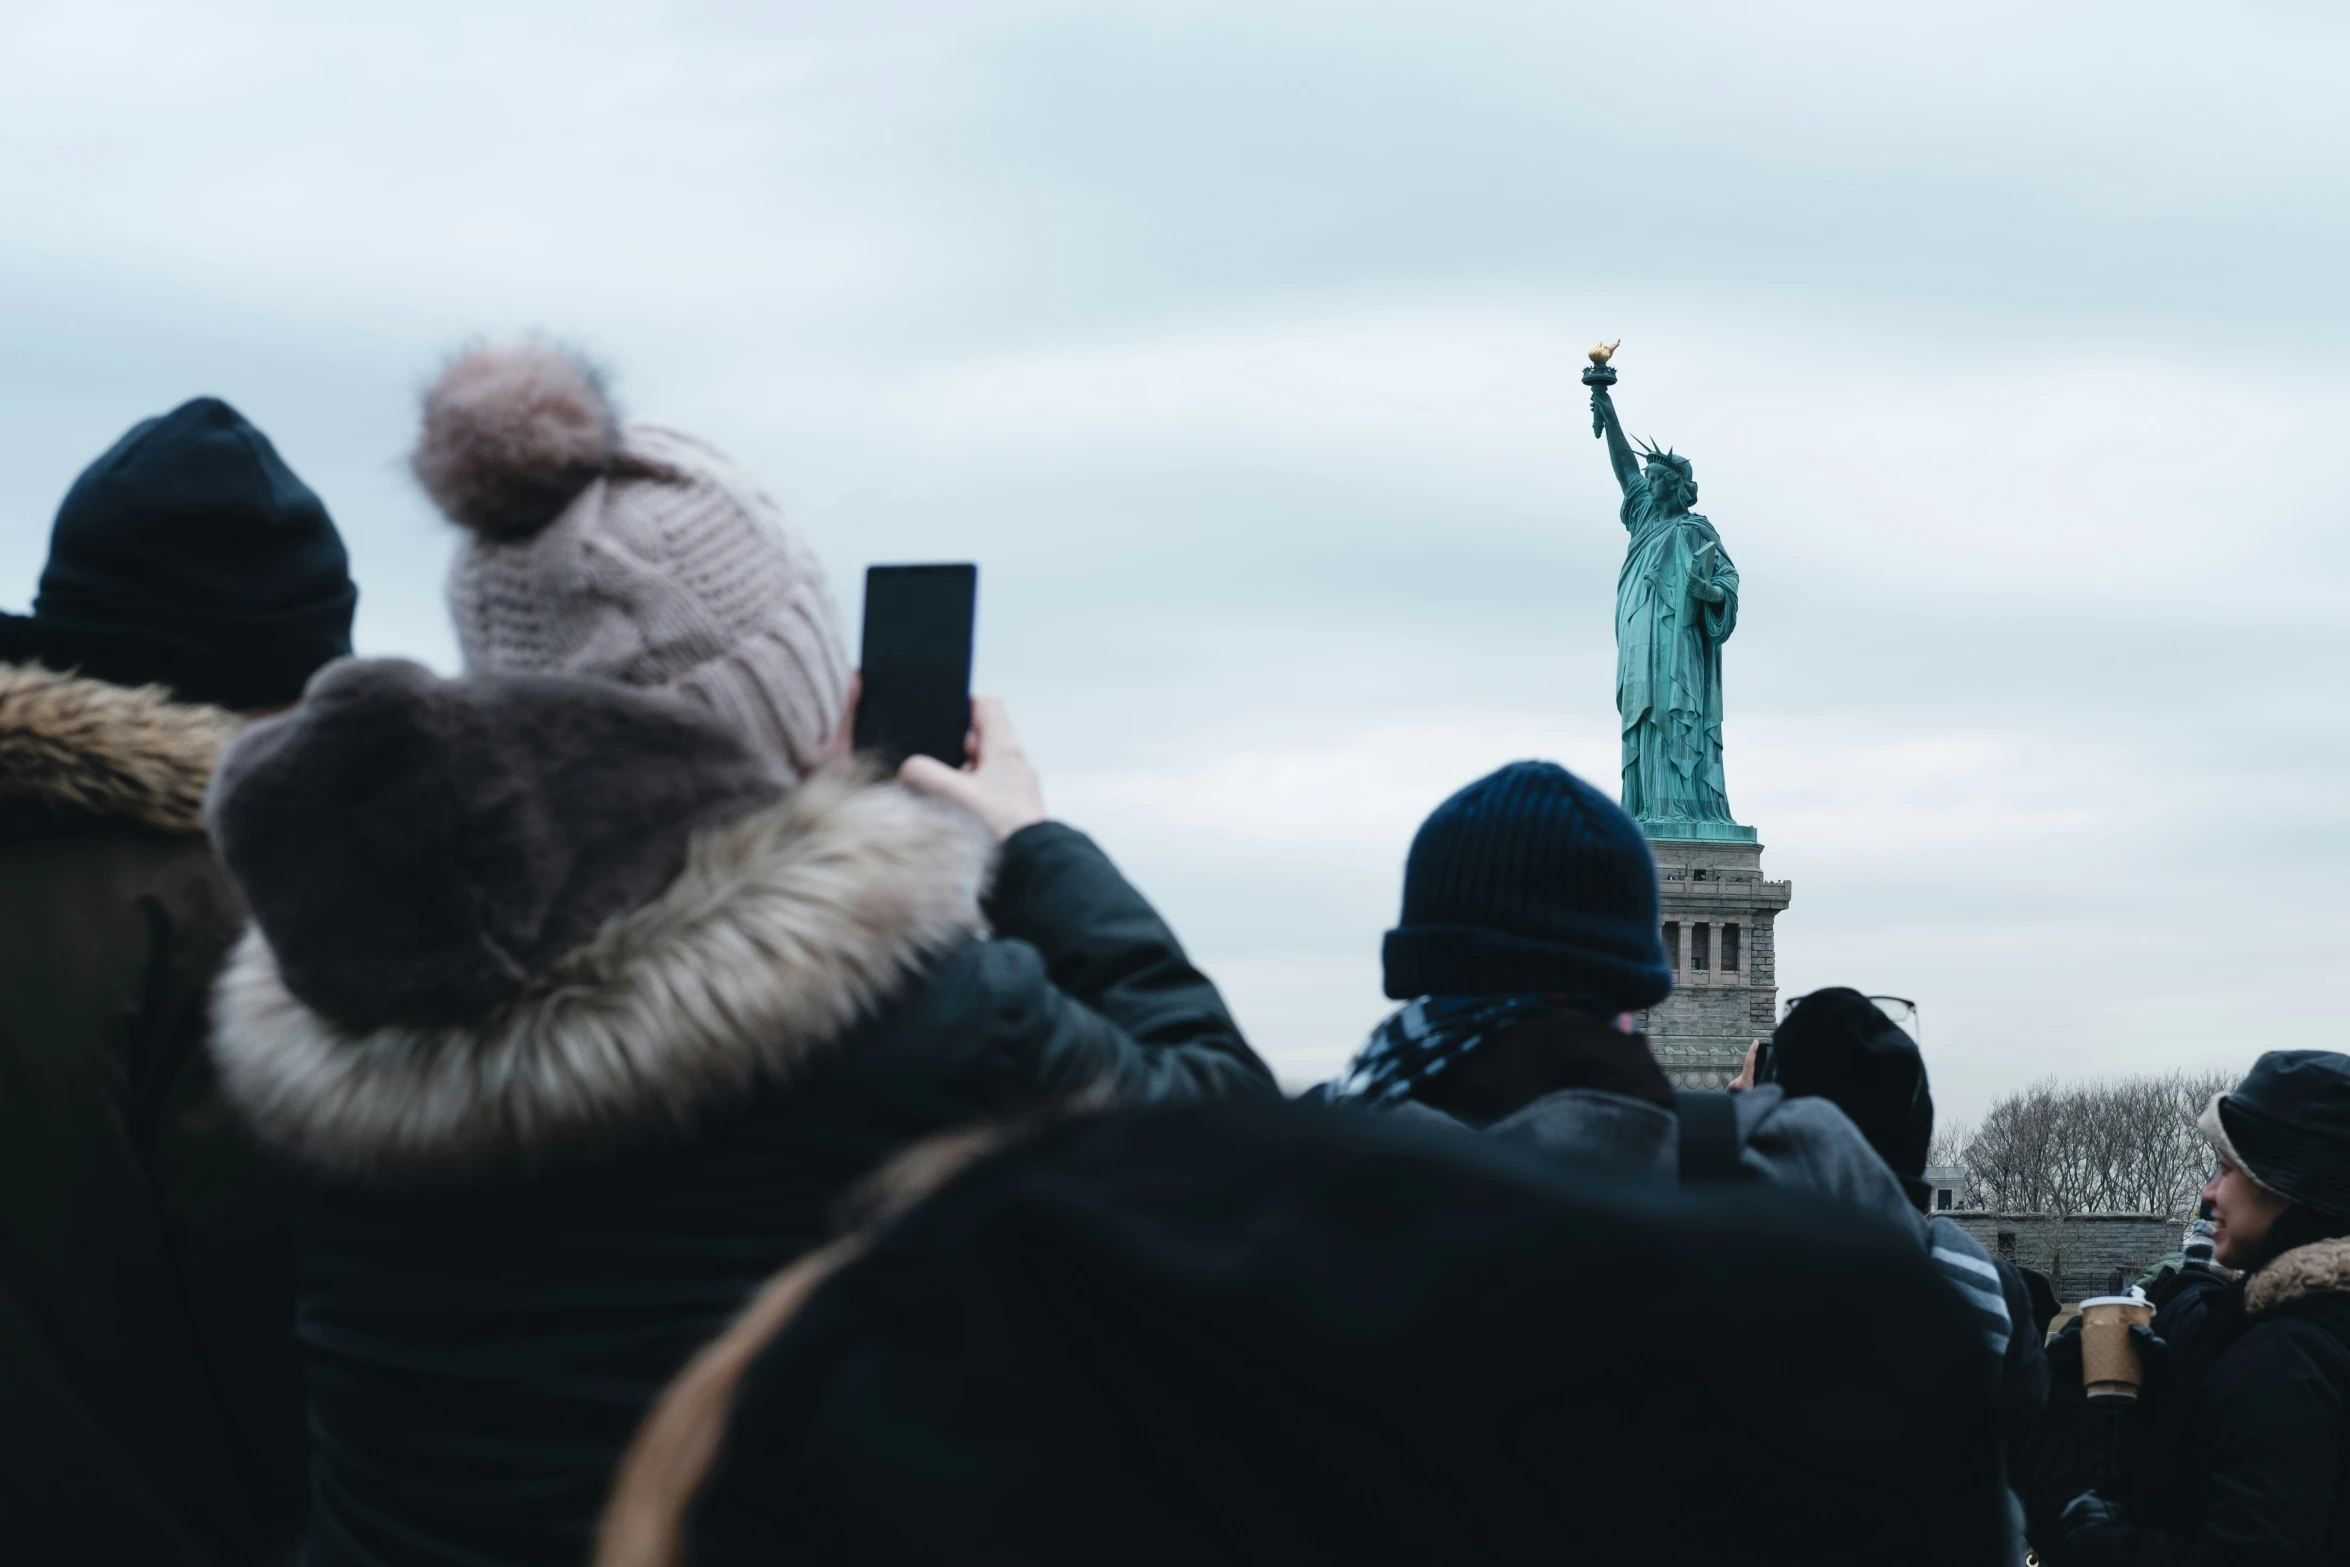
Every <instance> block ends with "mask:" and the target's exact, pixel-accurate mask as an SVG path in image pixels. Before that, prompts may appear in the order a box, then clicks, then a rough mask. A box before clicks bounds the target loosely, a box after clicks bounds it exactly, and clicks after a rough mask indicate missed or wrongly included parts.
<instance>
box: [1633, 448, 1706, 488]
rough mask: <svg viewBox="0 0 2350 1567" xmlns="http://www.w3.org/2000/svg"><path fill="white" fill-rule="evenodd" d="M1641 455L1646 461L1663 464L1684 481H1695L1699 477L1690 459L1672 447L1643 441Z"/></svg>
mask: <svg viewBox="0 0 2350 1567" xmlns="http://www.w3.org/2000/svg"><path fill="white" fill-rule="evenodd" d="M1640 455H1641V458H1642V459H1643V460H1644V461H1647V462H1661V463H1663V464H1664V465H1665V466H1666V467H1668V468H1670V469H1672V470H1673V471H1674V472H1675V473H1677V474H1679V475H1680V476H1681V477H1682V478H1684V479H1693V478H1695V477H1696V476H1697V470H1696V469H1695V468H1693V467H1691V466H1690V463H1689V459H1688V458H1686V457H1684V456H1682V455H1681V454H1680V453H1678V452H1676V451H1674V450H1673V449H1672V448H1670V447H1660V446H1658V445H1657V444H1656V443H1655V442H1654V441H1642V442H1641V443H1640Z"/></svg>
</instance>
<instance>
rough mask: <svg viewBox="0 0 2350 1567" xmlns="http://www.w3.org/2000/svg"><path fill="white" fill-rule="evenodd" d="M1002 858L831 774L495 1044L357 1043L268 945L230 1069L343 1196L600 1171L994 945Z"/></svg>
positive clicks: (232, 1022)
mask: <svg viewBox="0 0 2350 1567" xmlns="http://www.w3.org/2000/svg"><path fill="white" fill-rule="evenodd" d="M990 857H991V849H990V845H989V843H988V841H987V838H986V835H985V833H984V831H983V830H982V829H981V828H980V826H979V824H978V823H977V822H976V821H975V820H974V819H972V818H971V817H969V816H968V815H966V814H965V813H963V812H961V811H959V810H956V809H954V808H953V807H951V806H946V805H943V804H940V803H938V802H934V801H929V800H924V799H922V798H920V797H918V796H916V795H913V794H911V793H910V792H908V791H906V790H904V789H902V788H900V787H899V786H898V785H896V784H894V783H881V784H869V783H862V782H859V781H857V780H854V779H851V778H848V777H843V776H838V775H829V774H828V775H823V776H820V777H818V778H816V779H813V780H811V781H810V782H808V783H806V784H804V785H802V786H800V787H799V788H797V789H795V790H793V791H792V792H791V793H790V794H788V795H786V796H785V797H784V798H783V799H782V800H781V801H780V802H779V803H777V804H776V805H774V806H771V807H769V808H767V809H765V810H761V811H758V812H756V813H755V814H752V815H750V816H747V817H744V818H741V819H739V820H737V821H734V822H731V823H729V824H727V825H725V826H723V827H719V828H716V829H714V830H711V831H709V832H707V833H705V834H703V835H701V836H699V837H698V838H697V839H696V840H695V841H694V843H693V845H692V847H691V849H690V851H689V853H688V856H687V861H686V866H685V869H684V871H683V872H682V873H680V874H679V875H678V877H677V878H676V880H675V881H674V882H672V883H671V884H670V885H669V886H668V888H667V889H666V890H665V891H663V892H662V893H661V894H660V895H659V896H657V897H656V898H654V899H653V900H652V901H651V902H650V903H647V904H645V905H643V906H641V907H638V908H635V909H632V910H631V911H629V912H628V913H626V914H623V915H621V916H619V917H617V918H615V919H612V920H611V921H609V922H608V923H607V924H605V925H604V926H603V927H602V929H601V930H599V931H598V932H597V933H596V935H595V936H594V937H593V938H592V939H591V940H589V941H588V942H587V943H586V944H585V945H583V946H581V947H579V948H577V949H576V950H574V951H572V952H571V953H569V954H568V955H566V956H565V957H563V958H562V959H561V960H560V961H559V962H557V963H556V964H555V965H554V967H553V968H552V970H551V971H549V972H548V973H546V974H544V975H542V976H540V977H539V978H538V979H536V980H535V981H534V982H532V983H531V985H530V986H529V987H528V988H527V989H526V990H525V991H524V992H523V993H522V994H521V995H519V996H518V997H516V998H515V999H514V1000H513V1001H512V1002H511V1003H509V1004H507V1005H505V1006H503V1007H501V1008H500V1009H499V1010H498V1011H497V1012H496V1013H495V1014H494V1015H493V1016H491V1017H489V1018H486V1019H484V1020H481V1021H479V1022H476V1023H471V1024H465V1025H453V1026H410V1025H390V1026H384V1027H378V1028H374V1029H370V1030H365V1031H353V1030H350V1029H346V1028H344V1027H342V1026H340V1025H338V1024H336V1023H334V1022H333V1021H331V1020H329V1019H327V1018H325V1017H323V1016H321V1015H320V1014H318V1013H317V1012H315V1011H313V1010H312V1009H311V1008H309V1007H307V1006H305V1005H304V1004H303V1003H302V1002H301V1001H300V1000H298V999H297V998H296V997H295V996H294V995H293V994H292V993H291V992H290V991H289V990H288V989H287V988H286V985H285V982H284V980H283V978H282V977H281V975H280V974H279V972H278V967H277V962H276V959H275V957H274V955H273V954H272V952H271V950H270V947H269V944H268V942H267V940H266V939H264V937H263V936H262V934H261V932H260V931H259V930H258V929H255V930H252V931H249V932H248V933H247V935H246V937H245V939H244V941H243V943H242V944H241V945H240V946H239V947H238V949H237V951H236V954H235V955H234V957H233V958H232V959H231V960H230V963H229V966H228V968H227V971H226V972H225V973H224V974H223V976H222V978H221V981H220V986H219V990H218V991H217V993H216V997H215V1002H214V1021H215V1030H214V1046H213V1048H214V1053H215V1055H216V1057H217V1059H218V1061H219V1065H220V1070H221V1075H222V1080H223V1083H224V1084H225V1086H226V1089H227V1091H228V1093H229V1095H230V1097H231V1098H232V1099H233V1100H234V1101H235V1102H236V1103H237V1104H238V1106H239V1107H240V1108H241V1109H242V1111H243V1112H244V1114H245V1116H246V1118H247V1119H248V1121H249V1122H250V1123H251V1124H252V1125H253V1126H254V1127H255V1129H256V1130H257V1131H258V1132H259V1133H260V1135H261V1136H262V1137H263V1138H264V1139H265V1140H266V1141H268V1142H269V1143H271V1144H273V1145H275V1146H276V1147H278V1148H279V1149H281V1150H282V1151H284V1152H286V1153H288V1154H291V1155H292V1156H293V1157H295V1158H296V1159H297V1160H298V1161H300V1162H301V1163H302V1164H304V1165H306V1166H308V1167H310V1168H312V1169H315V1170H318V1171H321V1172H324V1173H329V1174H333V1175H338V1176H345V1177H356V1178H361V1179H364V1180H367V1181H370V1182H373V1183H379V1184H422V1183H429V1182H438V1181H445V1180H450V1179H456V1178H461V1177H464V1176H467V1175H474V1174H480V1173H484V1172H488V1171H511V1170H514V1169H520V1168H530V1167H536V1166H540V1165H544V1164H546V1163H549V1162H552V1161H555V1160H558V1159H567V1158H576V1157H591V1156H593V1155H594V1154H596V1153H599V1152H603V1151H606V1150H609V1149H610V1148H612V1147H614V1146H617V1145H618V1144H621V1143H623V1142H627V1141H632V1140H636V1139H638V1138H642V1137H648V1136H658V1135H661V1134H662V1133H676V1132H680V1131H682V1130H684V1129H686V1128H689V1127H690V1126H691V1125H692V1124H693V1123H694V1122H695V1121H696V1120H697V1119H698V1118H699V1117H701V1116H703V1115H704V1114H706V1113H708V1112H710V1111H712V1110H714V1109H716V1108H718V1107H720V1106H722V1105H723V1104H726V1103H729V1102H732V1101H734V1100H737V1099H739V1098H741V1097H742V1096H743V1095H745V1094H746V1093H747V1092H748V1091H749V1090H750V1089H751V1087H752V1086H753V1085H754V1084H755V1083H757V1082H759V1081H762V1080H770V1081H771V1080H775V1079H779V1078H785V1077H788V1076H789V1075H790V1074H791V1073H792V1072H793V1071H794V1070H795V1069H796V1068H797V1067H799V1066H800V1065H801V1064H802V1063H803V1062H805V1061H807V1060H808V1059H809V1058H810V1057H811V1056H812V1055H814V1054H816V1053H817V1052H819V1051H821V1050H823V1049H825V1048H826V1047H828V1046H830V1045H832V1044H833V1043H835V1042H836V1041H837V1040H839V1039H840V1037H841V1036H842V1035H844V1034H845V1033H846V1032H847V1031H848V1030H849V1029H850V1027H851V1026H852V1025H853V1024H854V1023H856V1022H857V1021H858V1020H859V1019H860V1018H862V1017H863V1016H865V1015H866V1014H868V1013H869V1012H871V1011H872V1010H874V1009H875V1008H876V1007H877V1006H878V1005H879V1004H880V1003H881V1002H883V1001H884V1000H886V999H887V998H888V997H890V996H891V995H892V994H893V993H896V992H898V991H900V990H902V989H903V988H904V987H905V986H906V985H908V984H909V983H910V982H912V981H913V980H914V979H915V977H916V976H917V975H918V974H919V973H920V972H921V971H922V969H923V968H924V967H925V966H926V965H927V964H928V963H929V962H930V961H931V960H932V959H933V958H935V957H937V956H938V955H939V954H941V953H942V952H945V951H947V950H949V949H951V948H953V947H955V946H958V945H960V944H962V943H963V942H965V941H968V940H970V939H971V938H973V937H975V936H977V935H978V934H980V933H981V931H982V929H983V920H982V917H981V914H980V895H981V892H982V890H983V887H984V884H985V881H986V877H987V874H988V869H989V863H990ZM352 917H354V918H364V917H365V911H364V910H354V911H353V916H352Z"/></svg>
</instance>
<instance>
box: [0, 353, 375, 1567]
mask: <svg viewBox="0 0 2350 1567" xmlns="http://www.w3.org/2000/svg"><path fill="white" fill-rule="evenodd" d="M357 597H358V595H357V590H356V589H355V588H354V587H353V586H352V584H351V578H350V573H349V570H348V562H347V560H346V557H345V555H344V550H343V544H342V540H341V538H340V537H339V536H338V535H337V533H336V531H335V527H334V524H333V522H332V521H331V520H330V519H329V518H328V516H327V512H326V508H325V507H324V506H323V505H322V504H321V503H320V501H319V499H318V497H317V496H316V495H315V494H313V493H312V492H311V491H310V489H309V488H308V487H307V486H306V485H304V484H303V483H302V481H301V480H300V479H299V478H297V477H296V476H295V475H294V473H293V471H292V470H291V469H290V468H288V467H287V466H286V464H285V462H284V460H283V459H282V458H280V457H279V455H278V453H277V451H276V449H275V448H274V447H272V446H271V444H270V442H269V440H268V439H267V438H266V437H265V436H263V435H262V433H261V432H260V431H259V430H257V429H255V428H254V427H253V426H252V425H251V424H249V423H247V422H246V421H245V419H244V418H243V417H242V416H240V415H239V414H238V413H237V411H236V410H235V409H233V408H231V407H230V406H229V405H228V404H226V403H224V402H221V401H220V400H218V399H217V398H211V397H201V398H197V399H195V400H194V401H192V402H189V403H186V404H183V405H182V406H180V407H179V408H176V409H174V410H173V411H171V412H170V413H168V414H164V415H162V416H160V417H157V418H152V419H148V420H145V421H143V422H141V423H140V424H139V425H137V426H136V427H134V428H133V429H132V430H131V431H130V432H129V433H128V434H126V435H125V436H123V438H122V439H121V440H120V441H118V442H116V443H115V445H114V446H113V447H112V448H111V449H110V450H108V451H107V452H106V453H105V454H104V455H103V456H101V457H100V458H98V460H97V461H96V462H94V463H92V464H91V465H90V466H89V468H88V469H87V470H85V471H84V472H83V473H82V475H81V477H80V478H79V479H78V480H76V482H75V483H74V485H73V488H72V490H71V491H70V492H69V493H68V494H67V496H66V497H65V501H64V503H63V505H62V506H60V507H59V509H58V513H57V519H56V525H55V529H54V531H53V533H52V535H51V539H50V549H49V557H48V562H47V565H46V566H45V567H44V569H43V571H42V574H41V581H40V590H39V594H38V596H37V597H36V598H35V600H34V602H33V610H32V613H31V614H30V615H0V931H5V932H6V939H5V940H0V997H4V998H5V1001H4V1002H0V1541H4V1543H0V1555H7V1556H8V1557H9V1558H10V1559H11V1560H21V1561H26V1562H35V1561H38V1562H48V1561H91V1562H98V1561H138V1562H146V1563H159V1564H160V1563H183V1562H224V1563H225V1562H234V1563H245V1562H253V1561H262V1560H267V1559H270V1558H272V1557H275V1556H282V1555H283V1554H284V1552H285V1551H286V1550H288V1549H290V1547H291V1545H292V1543H293V1541H294V1540H295V1539H296V1538H298V1536H299V1534H300V1532H301V1527H302V1515H303V1508H304V1497H305V1494H306V1476H305V1469H306V1465H307V1455H308V1441H307V1437H306V1435H305V1432H304V1427H303V1414H302V1387H301V1380H300V1361H299V1356H298V1353H297V1351H296V1347H295V1341H294V1287H293V1251H292V1235H291V1232H290V1230H289V1228H288V1225H287V1221H286V1215H285V1212H284V1210H283V1207H282V1205H281V1202H280V1199H279V1197H278V1195H277V1193H276V1191H275V1190H274V1185H273V1182H272V1180H271V1178H270V1175H269V1172H268V1169H267V1167H266V1165H265V1163H264V1161H263V1159H262V1157H261V1154H260V1152H259V1150H257V1149H256V1148H254V1147H253V1146H252V1144H251V1143H250V1141H249V1140H248V1138H247V1137H246V1136H245V1135H244V1133H243V1132H242V1130H241V1129H240V1128H239V1127H237V1126H236V1125H235V1123H234V1121H233V1120H232V1119H231V1118H229V1117H228V1116H227V1115H226V1114H225V1112H224V1110H223V1107H222V1105H221V1103H220V1100H219V1096H218V1093H217V1091H216V1085H215V1083H214V1080H213V1076H212V1072H211V1067H210V1063H209V1061H208V1060H207V1058H206V1055H205V1051H204V1035H205V1030H206V1023H205V997H206V995H207V992H208V991H209V989H210V987H211V984H212V979H213V975H214V973H215V971H216V970H217V969H218V968H219V966H220V964H221V962H222V960H223V959H224V958H225V956H226V955H227V952H228V950H229V947H230V945H231V944H232V943H233V941H234V940H235V939H236V936H237V933H238V931H239V930H240V929H241V928H242V925H243V922H244V915H243V910H242V908H241V907H240V905H239V903H238V900H237V897H236V893H235V890H234V888H233V887H232V886H231V884H230V882H229V879H228V876H227V874H226V872H225V871H223V869H222V868H221V865H220V863H219V861H218V860H217V859H216V857H215V856H214V853H213V849H212V845H211V844H210V842H209V841H208V840H207V838H206V836H205V832H204V823H203V816H202V805H203V799H204V791H205V787H206V784H207V782H208V781H209V779H210V777H211V774H212V770H213V766H214V763H215V761H216V759H217V757H218V755H219V752H220V749H221V747H222V746H223V745H224V744H225V743H226V741H227V740H228V738H229V736H230V735H231V734H232V733H233V732H234V731H235V729H236V727H237V722H238V720H237V715H238V714H239V713H240V712H249V711H253V710H258V709H269V708H276V707H283V706H285V705H286V704H288V703H291V702H292V701H293V700H294V699H295V698H296V697H297V696H298V695H299V694H300V692H301V690H302V685H303V682H304V681H305V680H307V679H308V678H309V677H310V675H311V673H312V672H313V671H314V670H316V669H317V668H319V666H321V665H322V664H325V663H326V662H328V661H329V660H331V659H334V658H338V657H341V656H342V655H344V654H347V653H348V652H350V649H351V641H350V635H351V615H352V610H353V608H354V606H355V604H356V602H357Z"/></svg>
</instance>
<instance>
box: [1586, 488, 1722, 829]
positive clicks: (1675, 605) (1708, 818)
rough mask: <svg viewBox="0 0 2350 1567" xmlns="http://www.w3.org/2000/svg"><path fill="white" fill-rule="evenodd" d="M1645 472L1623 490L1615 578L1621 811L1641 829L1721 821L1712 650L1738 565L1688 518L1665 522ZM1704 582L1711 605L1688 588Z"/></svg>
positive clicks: (1718, 648) (1709, 528) (1705, 527)
mask: <svg viewBox="0 0 2350 1567" xmlns="http://www.w3.org/2000/svg"><path fill="white" fill-rule="evenodd" d="M1653 471H1654V470H1653V469H1650V470H1645V471H1643V472H1642V473H1641V475H1640V476H1639V477H1638V478H1637V479H1635V480H1634V481H1633V482H1632V484H1631V486H1630V488H1628V489H1627V490H1626V491H1625V492H1624V506H1623V511H1622V517H1623V520H1624V528H1625V531H1626V532H1628V533H1629V534H1630V535H1631V542H1630V545H1629V547H1628V548H1627V549H1626V550H1625V552H1624V569H1623V570H1622V571H1621V572H1620V573H1619V574H1618V575H1617V578H1616V711H1617V712H1618V713H1619V714H1620V715H1621V716H1622V719H1623V736H1624V809H1625V810H1626V811H1628V812H1630V813H1631V814H1632V815H1633V816H1635V817H1637V818H1639V819H1640V820H1641V821H1644V822H1675V821H1694V822H1727V821H1729V820H1731V817H1730V800H1729V793H1728V789H1727V786H1726V785H1725V784H1724V782H1723V779H1722V644H1723V643H1724V642H1726V641H1728V640H1729V637H1730V633H1731V631H1732V630H1733V629H1734V628H1735V627H1736V626H1737V624H1738V568H1737V567H1736V566H1734V565H1732V564H1731V563H1730V557H1729V556H1728V555H1727V554H1725V553H1724V552H1723V550H1722V539H1721V535H1720V534H1718V533H1716V532H1714V526H1713V524H1712V523H1710V522H1708V521H1706V520H1705V519H1704V518H1703V517H1700V516H1698V515H1697V514H1696V513H1695V512H1682V513H1679V514H1678V515H1668V514H1667V513H1666V512H1665V510H1664V508H1663V507H1662V506H1660V505H1659V504H1658V503H1657V500H1656V498H1655V497H1653V496H1652V495H1651V494H1650V493H1649V488H1648V483H1647V480H1648V477H1649V473H1650V472H1653ZM1698 583H1711V584H1713V585H1715V586H1717V587H1719V588H1721V589H1722V599H1721V602H1720V603H1718V604H1709V603H1707V602H1705V601H1704V600H1702V599H1699V598H1697V597H1696V596H1694V595H1693V594H1692V593H1691V592H1690V589H1691V587H1692V586H1693V585H1695V584H1698Z"/></svg>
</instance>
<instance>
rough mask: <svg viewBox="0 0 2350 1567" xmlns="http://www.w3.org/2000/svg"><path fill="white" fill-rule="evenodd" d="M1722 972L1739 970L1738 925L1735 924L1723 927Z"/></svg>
mask: <svg viewBox="0 0 2350 1567" xmlns="http://www.w3.org/2000/svg"><path fill="white" fill-rule="evenodd" d="M1722 972H1723V973H1725V974H1735V973H1737V972H1738V927H1737V926H1735V925H1724V926H1723V927H1722Z"/></svg>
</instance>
